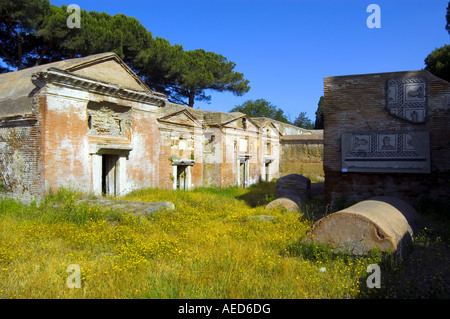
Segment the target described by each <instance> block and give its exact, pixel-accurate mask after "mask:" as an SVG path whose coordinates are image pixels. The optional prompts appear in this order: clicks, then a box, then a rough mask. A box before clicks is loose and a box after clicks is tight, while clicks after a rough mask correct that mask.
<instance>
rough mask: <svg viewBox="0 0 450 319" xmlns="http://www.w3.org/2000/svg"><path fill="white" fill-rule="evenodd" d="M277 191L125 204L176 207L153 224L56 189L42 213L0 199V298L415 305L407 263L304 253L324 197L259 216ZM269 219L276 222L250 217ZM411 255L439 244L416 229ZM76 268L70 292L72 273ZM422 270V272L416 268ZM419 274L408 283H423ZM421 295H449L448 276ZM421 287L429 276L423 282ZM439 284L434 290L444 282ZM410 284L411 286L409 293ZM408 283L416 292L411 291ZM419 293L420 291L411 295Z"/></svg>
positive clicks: (174, 194)
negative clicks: (372, 282)
mask: <svg viewBox="0 0 450 319" xmlns="http://www.w3.org/2000/svg"><path fill="white" fill-rule="evenodd" d="M274 191H275V189H274V183H273V182H272V183H261V184H258V185H255V186H252V187H250V188H248V189H240V188H235V187H230V188H226V189H216V188H198V189H195V190H193V191H190V192H184V191H168V190H161V189H147V190H140V191H135V192H133V193H131V194H129V195H127V196H126V197H125V198H123V199H127V200H139V201H149V202H159V201H170V202H173V203H174V204H175V207H176V208H175V210H172V211H161V212H158V213H155V214H153V215H149V216H136V215H132V214H130V213H127V212H124V211H111V210H108V209H105V208H104V207H103V208H102V207H90V206H88V205H87V204H78V203H77V201H78V199H80V198H81V195H80V194H77V193H74V192H70V191H67V190H61V191H59V192H58V193H56V194H52V195H48V196H47V197H46V198H45V199H44V200H43V201H42V202H41V203H40V204H39V205H38V204H36V203H32V204H31V205H30V206H25V205H22V204H21V203H19V202H17V201H14V200H11V199H3V200H1V201H0V243H1V244H0V298H366V297H370V298H371V297H376V298H378V297H393V296H394V295H395V296H399V297H406V298H408V297H415V296H416V295H417V289H415V290H414V289H412V288H411V287H412V286H413V284H410V286H409V287H410V288H411V289H410V290H411V292H410V290H408V291H407V290H405V288H404V287H405V285H404V284H405V282H404V281H403V282H402V281H400V282H402V283H403V284H402V285H397V284H395V282H396V281H395V280H398V279H399V278H400V279H401V280H407V278H403V277H402V272H403V271H404V270H405V267H406V268H407V267H410V266H411V264H412V262H411V261H410V260H409V261H408V260H406V261H399V260H398V259H397V258H395V257H394V256H392V255H391V254H385V253H384V254H382V253H380V252H377V251H373V252H372V253H371V254H370V255H368V256H364V257H355V256H348V255H345V254H336V253H335V252H333V251H332V250H330V249H329V248H327V247H324V246H317V245H314V244H306V243H304V241H303V238H304V235H305V232H306V231H307V229H308V228H309V227H310V226H311V225H312V223H313V222H314V221H315V220H317V219H318V218H320V216H321V215H323V214H326V213H329V212H330V208H329V207H327V206H325V205H323V203H321V202H320V201H319V200H317V199H316V200H313V201H311V202H309V203H307V204H305V205H303V206H302V211H303V214H300V213H289V212H286V211H281V210H276V209H275V210H271V211H266V210H264V206H265V204H266V203H267V202H268V201H270V200H271V199H272V198H273V196H274ZM257 215H271V216H273V217H274V219H273V221H264V220H258V219H252V218H250V217H251V216H257ZM414 245H415V246H414V247H411V252H412V255H413V256H414V258H416V257H417V256H415V255H414V253H415V252H417V251H421V249H422V248H424V249H425V248H426V249H425V250H426V251H435V252H436V254H437V253H441V254H442V256H441V257H439V256H436V258H434V261H436V260H438V259H439V258H441V259H442V258H446V255H445V254H443V251H442V248H443V247H448V246H445V245H447V241H445V240H444V239H442V238H441V239H440V240H437V239H436V237H434V233H430V232H426V231H425V232H423V233H421V234H420V236H419V237H418V240H416V242H415V244H414ZM373 263H376V264H379V265H380V266H381V268H382V288H381V289H375V290H374V289H368V288H367V287H366V285H365V282H366V278H367V276H368V273H367V272H366V269H367V266H368V265H370V264H373ZM71 264H77V265H79V266H80V268H81V288H72V289H71V288H68V287H67V285H66V281H67V278H68V276H69V275H70V273H68V272H67V268H68V266H69V265H71ZM416 271H417V270H416ZM420 275H421V274H420V272H419V273H418V274H417V273H416V276H415V277H414V278H415V279H418V278H421V277H420ZM433 275H434V276H437V277H439V276H440V277H439V278H440V279H436V280H433V279H431V280H430V279H428V281H429V283H431V284H433V285H434V286H433V289H434V290H430V291H429V292H421V293H422V294H424V295H425V297H428V296H434V297H448V295H447V296H446V295H445V290H443V286H442V284H441V283H442V281H445V278H444V275H443V272H442V271H441V272H438V273H433ZM426 278H428V277H426ZM439 280H440V281H439ZM416 286H417V285H416ZM416 286H414V287H416ZM417 287H418V286H417Z"/></svg>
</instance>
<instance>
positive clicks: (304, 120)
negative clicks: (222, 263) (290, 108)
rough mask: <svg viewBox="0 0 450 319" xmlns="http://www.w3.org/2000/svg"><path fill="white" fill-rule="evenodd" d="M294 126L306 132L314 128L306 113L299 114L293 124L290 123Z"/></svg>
mask: <svg viewBox="0 0 450 319" xmlns="http://www.w3.org/2000/svg"><path fill="white" fill-rule="evenodd" d="M292 124H293V125H295V126H298V127H301V128H305V129H308V130H311V129H313V128H314V124H313V123H312V122H311V120H310V119H309V118H308V116H307V115H306V112H300V114H299V115H298V116H297V118H296V119H295V121H294V123H292Z"/></svg>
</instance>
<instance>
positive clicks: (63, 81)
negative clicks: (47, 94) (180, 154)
mask: <svg viewBox="0 0 450 319" xmlns="http://www.w3.org/2000/svg"><path fill="white" fill-rule="evenodd" d="M31 81H32V82H33V84H34V85H36V86H37V87H39V88H41V87H43V86H45V85H46V84H47V83H54V84H57V85H60V86H64V87H69V88H72V89H79V88H82V89H85V90H87V91H89V92H93V93H100V94H105V93H106V94H110V95H113V96H116V97H119V98H125V99H128V100H132V101H137V102H144V103H153V104H156V105H158V106H162V105H164V103H165V99H164V98H162V97H161V96H160V95H158V94H154V92H153V91H151V90H150V91H148V92H141V91H136V90H133V89H129V88H125V87H122V86H120V85H117V84H113V83H108V82H103V81H99V80H95V79H92V78H89V77H85V76H80V75H75V74H72V73H70V72H67V71H63V70H60V69H57V68H49V69H48V70H47V71H41V72H36V73H34V74H32V76H31Z"/></svg>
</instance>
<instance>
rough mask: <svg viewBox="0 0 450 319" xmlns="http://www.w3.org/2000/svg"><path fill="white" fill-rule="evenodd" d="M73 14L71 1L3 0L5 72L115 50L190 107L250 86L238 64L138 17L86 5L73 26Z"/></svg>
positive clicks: (0, 22)
mask: <svg viewBox="0 0 450 319" xmlns="http://www.w3.org/2000/svg"><path fill="white" fill-rule="evenodd" d="M69 15H70V12H69V13H68V12H67V6H66V5H62V6H61V7H58V6H55V5H52V4H50V2H49V1H48V0H34V1H29V0H0V59H1V61H2V62H3V65H0V71H1V72H9V71H14V70H21V69H23V68H27V67H31V66H34V65H40V64H45V63H49V62H54V61H59V60H62V59H68V58H74V57H82V56H87V55H91V54H96V53H101V52H114V53H116V54H117V55H119V56H120V57H121V58H122V59H123V60H124V62H125V63H127V64H128V66H130V68H131V69H133V70H134V71H135V72H136V73H137V74H138V75H139V76H140V77H141V78H142V79H143V80H144V82H146V83H147V84H148V86H149V87H150V88H152V89H153V90H155V91H158V92H161V93H165V94H167V95H168V96H169V99H171V100H172V101H175V102H178V103H182V104H186V105H189V106H191V107H192V106H193V105H194V102H195V101H210V100H211V96H208V95H207V94H206V93H205V92H206V90H214V91H219V92H223V91H229V92H232V93H234V94H236V95H242V94H244V93H246V92H248V91H249V89H250V87H249V85H248V84H249V81H248V80H246V79H244V75H243V74H242V73H239V72H236V71H235V70H234V68H235V67H236V64H235V63H234V62H232V61H228V60H227V58H225V57H224V56H222V55H220V54H217V53H214V52H207V51H205V50H202V49H198V50H192V51H184V50H183V47H182V46H181V45H179V44H175V45H171V44H170V42H169V41H167V40H165V39H163V38H160V37H157V38H153V36H152V34H151V32H150V31H148V30H147V29H146V28H145V27H144V26H143V25H142V24H141V23H140V22H139V21H138V20H136V19H135V18H133V17H127V16H125V15H124V14H116V15H113V16H111V15H109V14H108V13H105V12H96V11H89V12H88V11H86V10H82V9H81V10H80V17H81V19H80V20H81V27H80V28H69V27H68V26H67V18H68V17H69Z"/></svg>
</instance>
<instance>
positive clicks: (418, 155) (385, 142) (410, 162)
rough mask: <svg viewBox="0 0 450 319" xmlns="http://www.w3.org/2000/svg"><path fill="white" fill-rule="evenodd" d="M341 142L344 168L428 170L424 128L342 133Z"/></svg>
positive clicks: (366, 170) (423, 171)
mask: <svg viewBox="0 0 450 319" xmlns="http://www.w3.org/2000/svg"><path fill="white" fill-rule="evenodd" d="M341 143H342V171H343V172H379V173H429V172H430V137H429V132H427V131H390V132H386V131H382V132H372V131H369V132H351V133H343V134H342V140H341Z"/></svg>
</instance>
